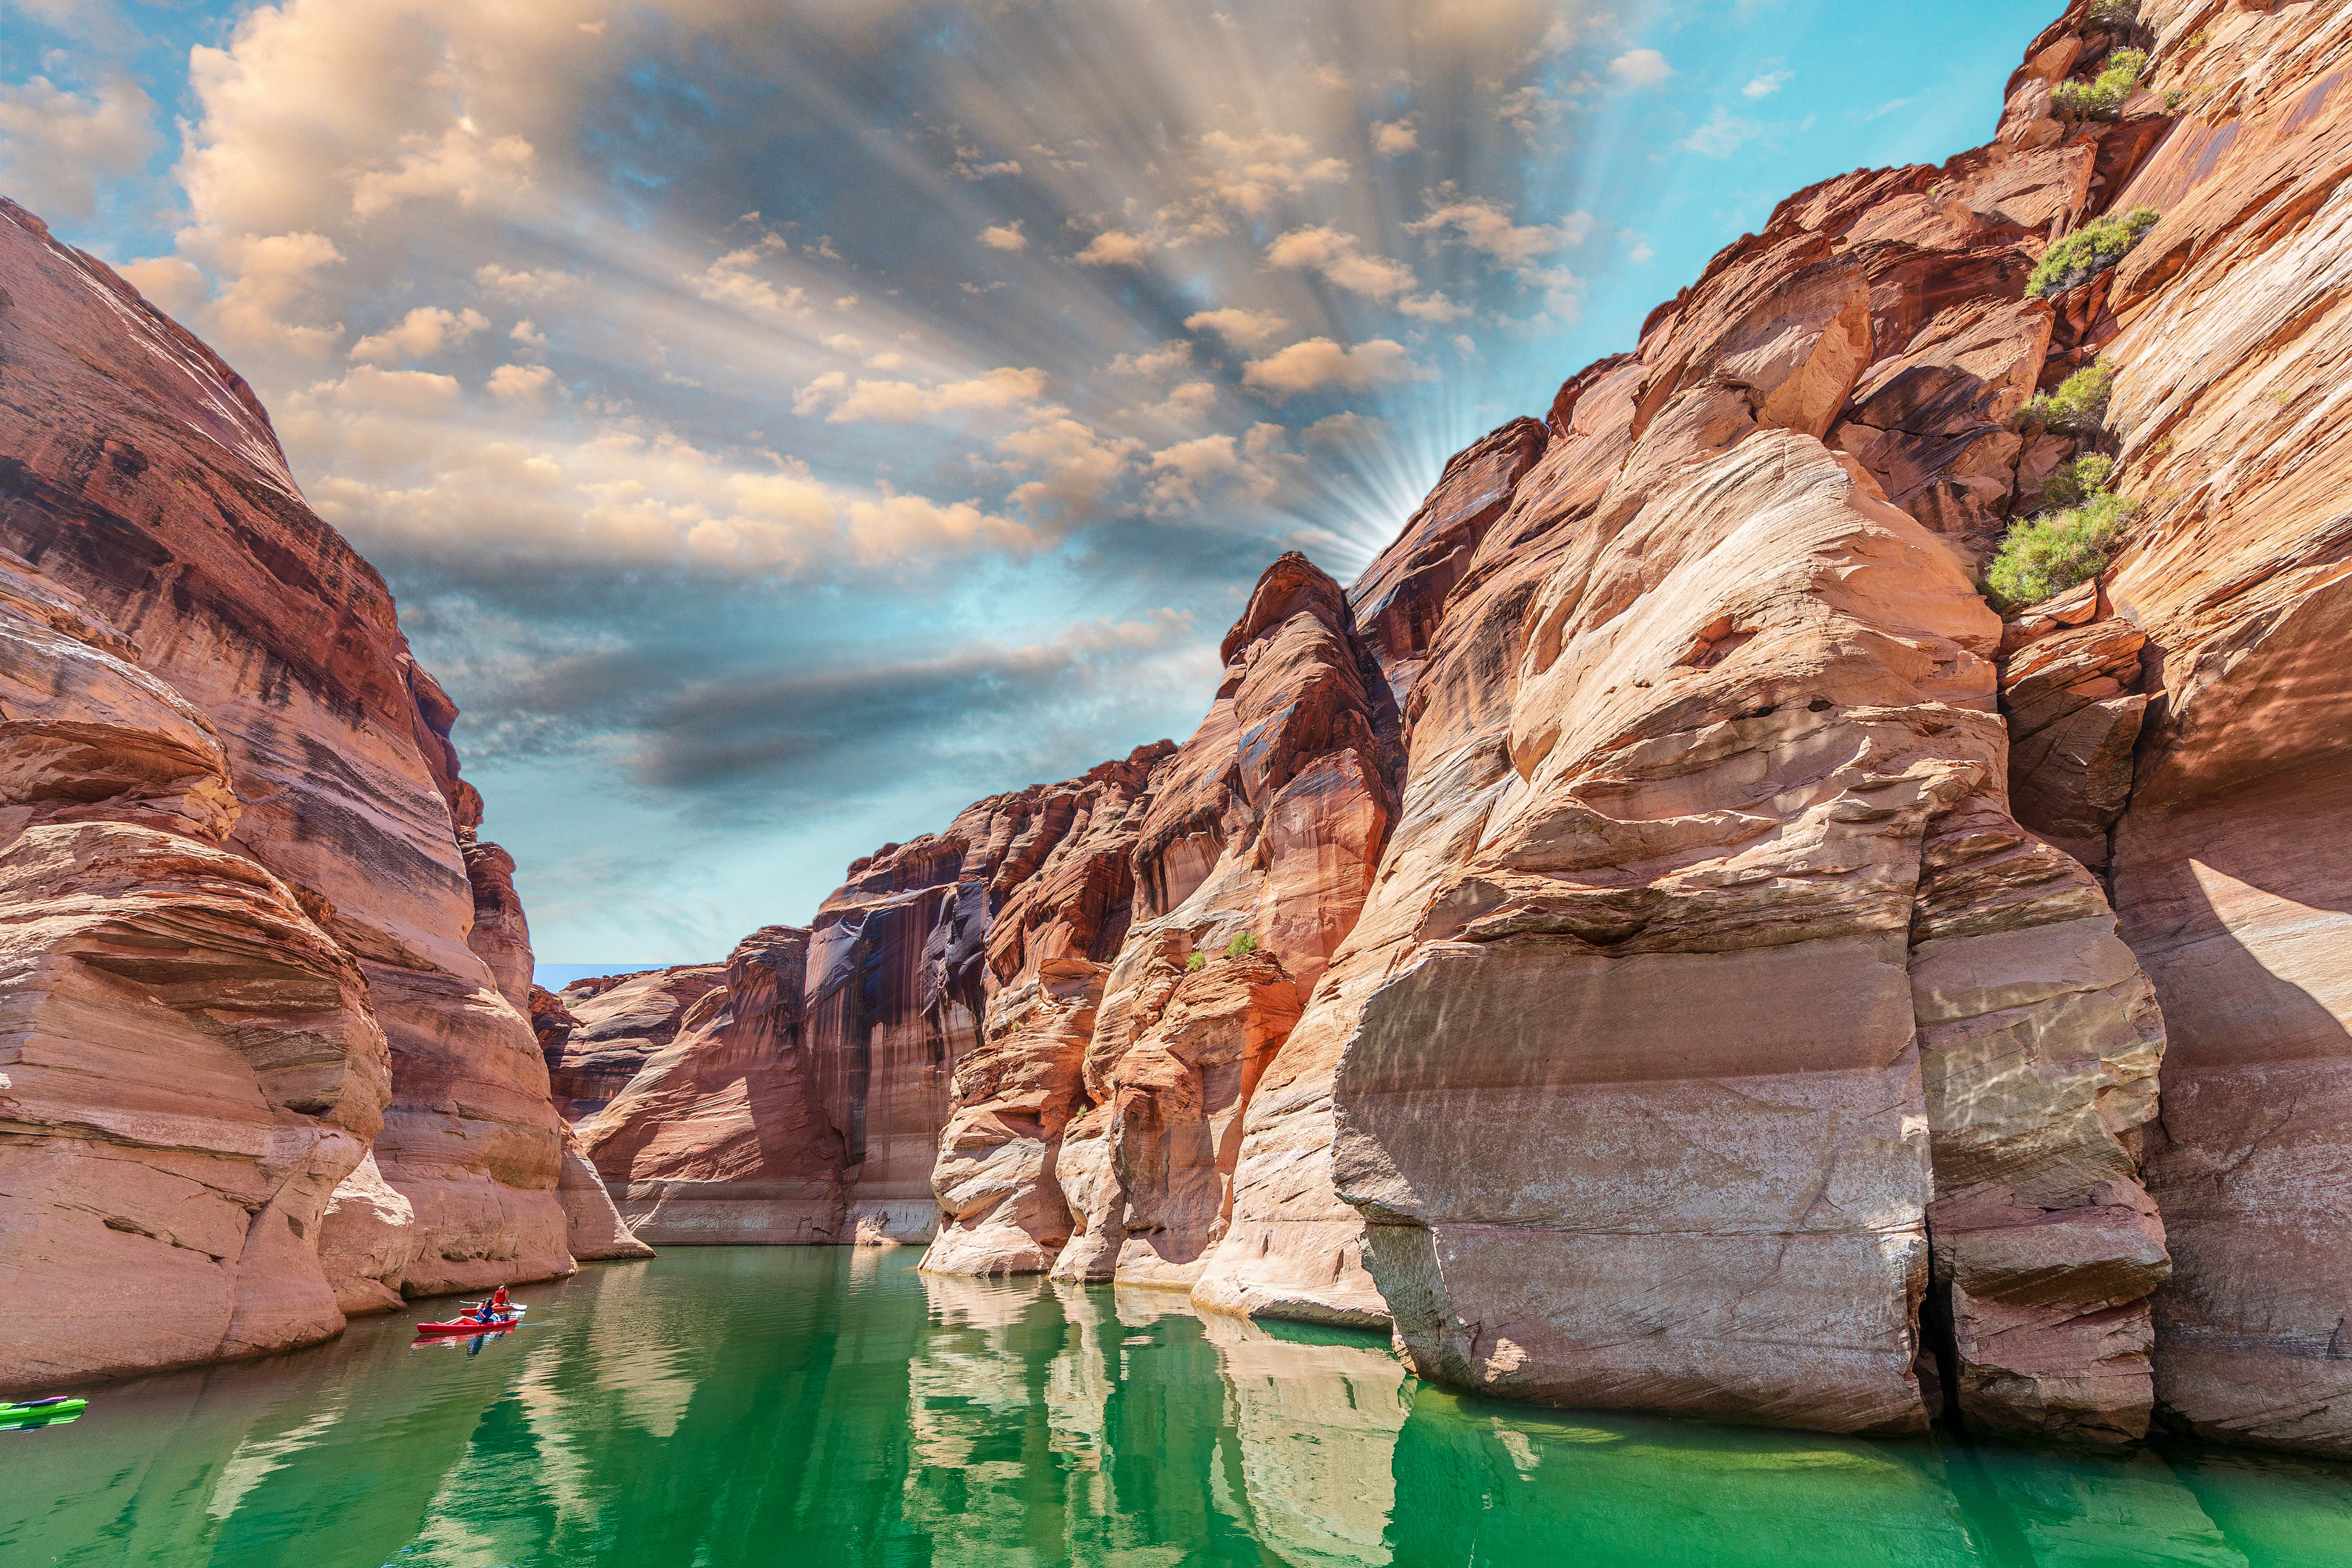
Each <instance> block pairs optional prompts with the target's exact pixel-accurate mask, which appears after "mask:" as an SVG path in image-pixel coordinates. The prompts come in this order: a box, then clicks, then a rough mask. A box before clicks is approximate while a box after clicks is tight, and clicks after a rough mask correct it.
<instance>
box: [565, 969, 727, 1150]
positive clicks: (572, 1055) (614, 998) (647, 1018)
mask: <svg viewBox="0 0 2352 1568" xmlns="http://www.w3.org/2000/svg"><path fill="white" fill-rule="evenodd" d="M726 979H727V970H726V966H725V965H724V964H718V963H681V964H674V965H672V966H671V967H669V968H667V969H649V970H646V971H644V972H643V973H635V974H606V975H600V976H598V977H596V978H594V979H590V980H575V981H573V982H572V984H569V985H567V986H565V987H564V988H563V989H562V991H561V992H560V993H556V994H552V995H551V996H550V997H549V1000H548V1001H547V1002H546V1003H541V1004H538V1005H534V1006H533V1007H532V1009H531V1017H532V1025H533V1028H534V1031H535V1032H536V1035H537V1037H538V1039H539V1042H540V1049H541V1054H542V1055H543V1056H544V1057H545V1058H546V1060H547V1077H548V1082H549V1085H550V1087H551V1089H552V1091H553V1093H554V1095H555V1103H556V1107H557V1109H559V1110H562V1113H563V1116H564V1119H565V1120H566V1121H570V1122H572V1124H573V1125H574V1126H575V1127H576V1126H578V1125H579V1124H580V1123H581V1122H583V1121H587V1120H588V1119H589V1118H590V1117H592V1116H593V1115H595V1114H596V1113H597V1112H598V1111H600V1110H604V1107H605V1106H607V1105H609V1104H611V1103H612V1100H613V1097H614V1095H616V1094H618V1093H620V1092H621V1090H622V1089H623V1088H624V1087H625V1086H626V1085H627V1083H628V1082H629V1080H630V1079H633V1078H635V1077H636V1076H637V1073H638V1070H639V1069H640V1068H643V1067H644V1066H645V1065H646V1061H647V1060H648V1059H650V1058H652V1057H653V1055H654V1054H655V1053H656V1051H659V1050H660V1049H661V1048H662V1047H665V1046H667V1045H668V1044H669V1043H670V1042H671V1041H672V1040H673V1039H675V1038H676V1037H677V1031H678V1028H679V1026H680V1024H681V1022H682V1021H683V1019H684V1018H685V1016H686V1014H687V1012H688V1009H689V1008H691V1007H692V1006H693V1005H695V1004H696V1003H697V1002H699V1001H701V1000H702V998H703V997H705V996H707V995H709V994H710V993H711V992H713V991H716V990H718V989H719V987H720V986H722V985H724V984H726Z"/></svg>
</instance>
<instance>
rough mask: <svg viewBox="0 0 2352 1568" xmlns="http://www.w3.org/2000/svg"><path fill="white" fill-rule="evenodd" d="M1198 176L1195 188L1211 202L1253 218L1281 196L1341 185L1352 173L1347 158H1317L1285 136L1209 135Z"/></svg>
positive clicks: (1308, 145) (1307, 145)
mask: <svg viewBox="0 0 2352 1568" xmlns="http://www.w3.org/2000/svg"><path fill="white" fill-rule="evenodd" d="M1200 150H1201V153H1202V173H1201V174H1199V175H1197V176H1196V183H1197V184H1198V187H1199V189H1200V190H1201V192H1202V195H1204V196H1205V197H1206V198H1207V199H1208V200H1210V201H1211V202H1213V203H1216V204H1219V205H1223V206H1227V207H1231V208H1233V209H1234V210H1235V211H1237V212H1242V213H1245V214H1248V215H1249V216H1253V217H1255V216H1261V215H1264V214H1265V213H1267V212H1270V211H1272V210H1273V208H1274V205H1275V204H1276V201H1277V200H1278V199H1279V198H1280V197H1282V196H1285V195H1290V196H1299V195H1306V194H1307V188H1308V187H1309V186H1313V185H1336V184H1346V183H1347V182H1348V179H1349V176H1350V174H1352V173H1353V169H1352V167H1351V166H1350V165H1349V163H1348V161H1347V160H1346V159H1345V158H1335V157H1328V156H1326V157H1318V156H1317V155H1316V149H1315V144H1314V143H1313V142H1309V141H1307V138H1305V137H1304V136H1297V135H1292V134H1290V133H1288V132H1261V133H1259V134H1257V135H1249V136H1244V135H1235V134H1234V133H1233V132H1227V131H1212V132H1208V133H1206V134H1205V135H1203V136H1202V138H1201V141H1200Z"/></svg>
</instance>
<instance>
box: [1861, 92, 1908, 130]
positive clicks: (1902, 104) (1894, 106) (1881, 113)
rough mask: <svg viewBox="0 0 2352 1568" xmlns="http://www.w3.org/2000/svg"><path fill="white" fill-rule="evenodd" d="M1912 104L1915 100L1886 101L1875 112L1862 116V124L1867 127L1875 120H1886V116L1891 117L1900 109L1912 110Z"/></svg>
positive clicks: (1898, 99)
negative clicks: (1890, 115)
mask: <svg viewBox="0 0 2352 1568" xmlns="http://www.w3.org/2000/svg"><path fill="white" fill-rule="evenodd" d="M1912 102H1913V100H1910V99H1907V98H1895V99H1889V100H1887V101H1885V103H1882V104H1880V105H1879V106H1878V107H1877V108H1876V109H1874V110H1870V111H1869V112H1868V113H1866V114H1864V115H1863V116H1862V122H1863V123H1864V125H1867V124H1869V123H1870V122H1871V121H1874V120H1878V119H1883V118H1884V117H1885V116H1886V115H1889V114H1892V113H1894V112H1895V110H1898V109H1908V108H1910V107H1911V105H1912Z"/></svg>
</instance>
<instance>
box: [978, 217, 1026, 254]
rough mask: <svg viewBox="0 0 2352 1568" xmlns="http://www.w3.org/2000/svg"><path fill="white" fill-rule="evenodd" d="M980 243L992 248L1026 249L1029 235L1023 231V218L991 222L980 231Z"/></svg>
mask: <svg viewBox="0 0 2352 1568" xmlns="http://www.w3.org/2000/svg"><path fill="white" fill-rule="evenodd" d="M980 243H981V244H982V245H984V246H986V247H988V248H989V249H991V250H1026V249H1028V248H1029V237H1028V236H1027V235H1025V234H1024V233H1022V232H1021V220H1020V219H1019V218H1014V219H1013V221H1012V222H1011V223H998V224H991V225H989V226H987V227H986V228H983V229H982V230H981V231H980Z"/></svg>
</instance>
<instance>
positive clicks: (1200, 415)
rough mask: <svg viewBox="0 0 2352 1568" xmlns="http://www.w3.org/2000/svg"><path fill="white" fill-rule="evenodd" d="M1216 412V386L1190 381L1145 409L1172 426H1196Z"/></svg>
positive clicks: (1209, 383)
mask: <svg viewBox="0 0 2352 1568" xmlns="http://www.w3.org/2000/svg"><path fill="white" fill-rule="evenodd" d="M1216 411H1217V388H1216V385H1215V384H1213V383H1212V382H1206V381H1188V382H1186V383H1184V384H1182V385H1181V386H1179V387H1177V388H1176V389H1175V390H1174V391H1172V392H1171V393H1170V394H1169V395H1167V396H1166V397H1164V398H1162V399H1160V401H1159V402H1157V403H1154V404H1152V405H1150V406H1149V407H1147V408H1145V409H1144V413H1146V414H1148V415H1150V416H1151V417H1153V418H1154V419H1164V420H1166V421H1167V422H1168V423H1169V424H1171V425H1192V426H1198V425H1199V424H1200V423H1201V422H1202V420H1204V419H1206V418H1208V417H1209V416H1210V415H1212V414H1214V413H1215V412H1216Z"/></svg>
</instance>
